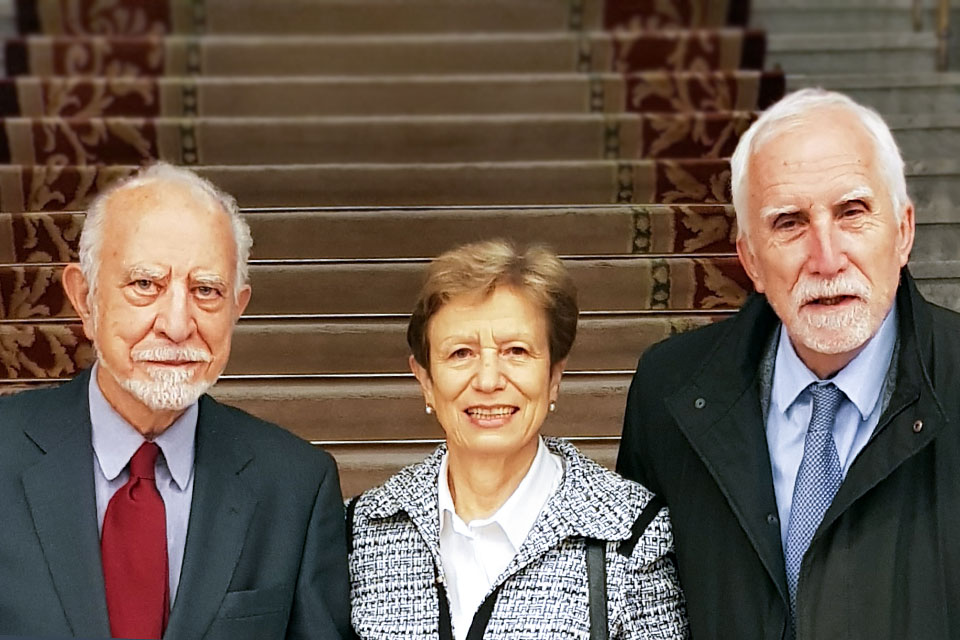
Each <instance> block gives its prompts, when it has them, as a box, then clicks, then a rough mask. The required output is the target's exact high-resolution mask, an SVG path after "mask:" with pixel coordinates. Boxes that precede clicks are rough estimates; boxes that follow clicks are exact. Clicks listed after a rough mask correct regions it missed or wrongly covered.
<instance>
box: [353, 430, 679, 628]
mask: <svg viewBox="0 0 960 640" xmlns="http://www.w3.org/2000/svg"><path fill="white" fill-rule="evenodd" d="M546 445H547V447H548V448H549V449H550V451H552V452H554V453H556V454H557V455H559V456H560V457H561V458H562V459H563V461H564V474H563V480H562V481H561V484H560V487H559V488H558V489H557V491H556V492H555V493H554V494H553V495H552V496H551V497H550V498H549V500H548V501H547V504H546V506H545V507H544V509H543V511H542V512H541V513H540V515H539V517H538V518H537V521H536V522H535V523H534V525H533V528H532V529H531V531H530V533H529V535H528V536H527V538H526V540H525V541H524V542H523V544H522V545H521V547H520V549H519V550H518V552H517V555H516V556H515V557H514V558H513V560H511V562H510V564H509V565H508V566H507V568H506V569H505V570H504V571H503V573H502V574H501V575H500V577H499V578H498V579H497V581H496V582H495V584H494V585H493V586H492V587H491V591H492V590H493V589H495V588H496V587H497V586H498V585H500V584H502V585H503V587H502V588H501V591H500V596H499V597H498V599H497V602H496V605H495V607H494V609H493V613H492V615H491V618H490V622H489V625H488V626H487V631H486V634H485V636H484V637H485V638H510V639H511V640H532V639H534V638H536V639H540V638H582V639H584V640H586V639H587V638H589V635H590V628H589V624H590V623H589V618H590V616H589V599H588V582H587V569H586V551H585V542H584V538H585V537H589V538H595V539H599V540H605V541H607V546H606V551H607V553H606V558H607V560H606V572H607V615H608V625H609V631H610V637H611V638H686V637H687V622H686V611H685V607H684V601H683V594H682V593H681V591H680V588H679V586H678V581H677V574H676V570H675V567H674V561H673V534H672V532H671V528H670V520H669V515H668V513H667V510H666V509H662V510H661V511H660V512H659V513H658V514H657V515H656V517H655V518H654V519H653V521H652V522H651V523H650V524H649V525H648V526H647V528H646V530H645V531H644V532H643V534H642V535H641V536H640V538H639V541H638V542H637V544H636V546H635V547H634V548H633V550H632V553H630V555H629V557H627V556H625V555H624V554H623V553H621V552H619V551H618V548H619V546H620V545H619V542H620V541H623V540H626V539H628V538H630V536H631V525H633V523H634V521H635V520H636V519H637V516H638V515H639V514H640V512H641V511H642V509H643V507H644V506H645V505H646V503H647V502H648V501H649V500H650V499H651V498H652V497H653V494H652V493H650V492H649V491H647V490H646V489H644V488H643V487H642V486H640V485H639V484H637V483H635V482H631V481H629V480H625V479H623V478H621V477H619V476H617V475H616V474H614V473H612V472H610V471H607V470H606V469H604V468H602V467H600V466H599V465H598V464H596V463H594V462H593V461H591V460H589V459H587V458H585V457H584V456H583V455H581V454H580V452H579V451H577V449H576V447H574V446H573V445H571V444H570V443H568V442H565V441H563V440H559V439H554V438H547V439H546ZM444 452H445V446H444V445H441V446H440V447H439V448H438V449H437V450H436V451H435V452H434V453H433V454H432V455H430V456H429V457H428V458H427V459H426V460H425V461H423V462H421V463H420V464H417V465H413V466H410V467H407V468H405V469H403V470H402V471H400V472H399V473H398V474H397V475H395V476H393V477H392V478H390V479H389V480H388V481H387V482H386V483H385V484H384V485H382V486H380V487H377V488H375V489H371V490H369V491H367V492H365V493H364V494H363V495H361V496H360V498H359V500H358V501H357V503H356V506H355V511H354V517H353V546H352V551H351V553H350V557H349V566H350V582H351V587H350V591H351V593H350V595H351V600H352V605H353V613H352V621H353V626H354V629H355V630H356V632H357V634H358V635H359V636H360V637H361V638H364V639H373V638H391V639H392V638H411V639H413V638H424V639H426V638H437V637H438V634H439V622H438V620H439V607H438V604H439V603H438V590H437V589H436V586H435V580H436V576H439V577H440V579H441V580H443V568H442V563H441V560H440V542H439V540H440V530H439V513H438V509H439V507H438V498H437V487H438V484H437V483H438V474H439V469H440V461H441V458H442V457H443V454H444Z"/></svg>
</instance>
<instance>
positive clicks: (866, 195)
mask: <svg viewBox="0 0 960 640" xmlns="http://www.w3.org/2000/svg"><path fill="white" fill-rule="evenodd" d="M873 197H874V195H873V189H871V188H870V187H857V188H856V189H853V190H851V191H848V192H847V193H845V194H843V195H842V196H840V199H839V200H837V201H836V203H835V204H843V203H845V202H853V201H854V200H873Z"/></svg>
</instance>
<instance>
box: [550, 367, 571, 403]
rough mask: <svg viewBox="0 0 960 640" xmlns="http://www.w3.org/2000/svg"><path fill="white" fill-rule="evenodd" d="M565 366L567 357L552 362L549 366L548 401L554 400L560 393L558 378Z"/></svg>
mask: <svg viewBox="0 0 960 640" xmlns="http://www.w3.org/2000/svg"><path fill="white" fill-rule="evenodd" d="M566 368H567V359H566V358H564V359H563V360H561V361H559V362H555V363H553V366H552V367H550V401H551V402H556V401H557V396H558V395H559V394H560V378H561V377H562V376H563V371H564V369H566Z"/></svg>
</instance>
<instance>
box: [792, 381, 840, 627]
mask: <svg viewBox="0 0 960 640" xmlns="http://www.w3.org/2000/svg"><path fill="white" fill-rule="evenodd" d="M808 390H809V391H810V394H811V395H812V396H813V414H812V415H811V417H810V426H809V427H808V428H807V436H806V439H805V440H804V443H803V458H802V459H801V460H800V470H799V471H798V472H797V482H796V484H795V485H794V487H793V508H792V510H791V512H790V527H789V528H788V529H787V549H786V553H785V560H786V568H787V586H788V587H789V589H790V611H791V617H792V614H793V613H795V612H796V609H797V581H798V580H799V577H800V564H801V563H802V562H803V555H804V554H805V553H806V552H807V547H809V546H810V540H811V539H812V538H813V534H814V533H815V532H816V530H817V527H819V526H820V521H821V520H823V514H824V513H826V511H827V508H828V507H829V506H830V503H831V502H833V497H834V496H835V495H836V494H837V489H839V488H840V482H841V480H842V479H843V478H842V476H841V473H840V457H839V456H838V455H837V444H836V442H834V440H833V424H834V421H835V419H836V417H837V409H839V408H840V403H841V402H842V401H843V398H844V394H843V391H841V390H840V389H838V388H837V386H836V385H835V384H833V383H832V382H829V383H827V384H822V383H817V382H814V383H813V384H811V385H810V386H809V387H808Z"/></svg>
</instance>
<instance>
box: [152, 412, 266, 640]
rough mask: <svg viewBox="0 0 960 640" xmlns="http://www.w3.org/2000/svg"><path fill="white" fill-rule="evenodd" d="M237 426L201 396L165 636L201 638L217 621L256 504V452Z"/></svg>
mask: <svg viewBox="0 0 960 640" xmlns="http://www.w3.org/2000/svg"><path fill="white" fill-rule="evenodd" d="M233 427H234V425H233V420H232V419H231V410H230V409H228V408H227V407H224V406H223V405H221V404H219V403H218V402H216V401H215V400H213V399H212V398H211V397H209V396H206V395H204V396H202V397H201V398H200V415H199V418H198V420H197V446H196V468H195V473H196V480H195V485H194V489H193V501H192V503H191V506H190V522H189V525H188V528H187V541H186V547H185V549H184V554H183V557H184V563H183V573H182V575H181V577H180V586H179V587H178V589H177V600H176V602H175V604H174V607H173V610H172V611H171V612H170V622H169V624H168V626H167V631H166V633H165V634H164V638H165V639H166V640H174V639H178V638H184V639H186V638H198V637H201V636H203V634H204V633H205V631H206V629H207V628H208V627H209V626H210V624H211V623H212V622H213V619H214V616H215V615H216V613H217V610H218V609H219V607H220V602H221V601H222V600H223V596H224V595H225V594H226V592H227V590H228V588H229V586H230V581H231V579H232V577H233V571H234V568H235V567H236V565H237V562H238V561H239V559H240V553H241V551H242V550H243V544H244V541H245V539H246V533H247V529H248V527H249V524H250V520H251V518H252V517H253V513H254V511H255V509H256V506H257V498H256V492H255V488H254V487H250V486H249V485H248V482H249V481H248V479H247V478H246V477H245V476H244V475H243V471H244V469H246V468H247V467H248V466H249V465H250V464H251V463H252V462H253V461H254V454H253V451H251V449H250V448H249V447H248V446H246V445H245V444H244V443H243V442H242V441H241V440H239V439H238V438H237V434H236V430H235V428H233Z"/></svg>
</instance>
